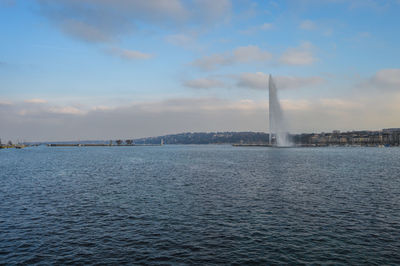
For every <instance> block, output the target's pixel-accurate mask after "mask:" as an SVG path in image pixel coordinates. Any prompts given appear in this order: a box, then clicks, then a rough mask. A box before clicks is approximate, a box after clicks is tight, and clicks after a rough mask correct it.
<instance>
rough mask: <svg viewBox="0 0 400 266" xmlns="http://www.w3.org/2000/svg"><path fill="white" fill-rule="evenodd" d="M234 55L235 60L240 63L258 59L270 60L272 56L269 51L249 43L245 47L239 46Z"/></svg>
mask: <svg viewBox="0 0 400 266" xmlns="http://www.w3.org/2000/svg"><path fill="white" fill-rule="evenodd" d="M233 57H234V60H235V61H238V62H240V63H247V62H257V61H261V62H262V61H268V60H270V59H271V58H272V55H271V54H270V53H269V52H267V51H263V50H261V49H260V48H259V47H258V46H256V45H249V46H244V47H238V48H236V49H235V50H233Z"/></svg>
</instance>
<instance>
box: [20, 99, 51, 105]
mask: <svg viewBox="0 0 400 266" xmlns="http://www.w3.org/2000/svg"><path fill="white" fill-rule="evenodd" d="M24 102H25V103H35V104H41V103H47V101H46V100H44V99H39V98H33V99H28V100H25V101H24Z"/></svg>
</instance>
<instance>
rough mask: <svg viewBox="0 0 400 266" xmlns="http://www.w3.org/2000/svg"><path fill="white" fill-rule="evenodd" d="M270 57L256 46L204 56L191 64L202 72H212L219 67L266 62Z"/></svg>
mask: <svg viewBox="0 0 400 266" xmlns="http://www.w3.org/2000/svg"><path fill="white" fill-rule="evenodd" d="M271 58H272V55H271V54H270V53H269V52H267V51H264V50H261V49H260V48H259V47H258V46H256V45H248V46H243V47H238V48H236V49H234V50H233V51H232V52H226V53H221V54H213V55H211V56H204V57H202V58H199V59H196V60H195V61H193V62H192V65H194V66H196V67H198V68H200V69H202V70H213V69H215V68H216V67H219V66H227V65H234V64H237V63H252V62H266V61H269V60H270V59H271Z"/></svg>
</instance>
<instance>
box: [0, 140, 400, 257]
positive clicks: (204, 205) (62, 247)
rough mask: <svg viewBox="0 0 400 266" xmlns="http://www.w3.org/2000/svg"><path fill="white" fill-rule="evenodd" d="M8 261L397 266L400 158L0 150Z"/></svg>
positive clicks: (396, 152)
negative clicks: (383, 265) (363, 265)
mask: <svg viewBox="0 0 400 266" xmlns="http://www.w3.org/2000/svg"><path fill="white" fill-rule="evenodd" d="M0 263H6V264H15V263H38V264H42V263H48V264H65V263H80V264H91V263H93V264H95V263H108V264H121V263H129V264H131V263H145V264H160V263H161V264H164V263H166V264H203V265H204V264H208V265H209V264H219V263H220V264H230V263H237V264H245V263H262V264H274V263H306V264H311V263H333V264H341V263H342V264H376V265H382V264H386V265H387V264H397V263H400V149H399V148H381V149H380V148H315V149H313V148H298V149H295V148H293V149H271V148H262V147H259V148H245V147H236V148H235V147H231V146H163V147H71V148H50V147H36V148H26V149H22V150H15V149H8V150H0Z"/></svg>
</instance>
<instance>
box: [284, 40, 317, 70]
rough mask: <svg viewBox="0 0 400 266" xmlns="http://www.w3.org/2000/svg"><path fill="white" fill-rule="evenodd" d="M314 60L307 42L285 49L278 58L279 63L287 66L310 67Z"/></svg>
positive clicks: (311, 47)
mask: <svg viewBox="0 0 400 266" xmlns="http://www.w3.org/2000/svg"><path fill="white" fill-rule="evenodd" d="M316 60H317V59H316V58H315V57H314V55H313V46H312V44H311V43H309V42H304V43H302V44H301V45H300V46H299V47H296V48H289V49H287V50H286V51H285V52H284V53H283V55H282V56H281V58H280V62H281V63H283V64H287V65H310V64H312V63H314V62H315V61H316Z"/></svg>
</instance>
